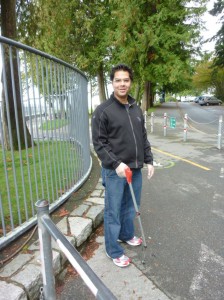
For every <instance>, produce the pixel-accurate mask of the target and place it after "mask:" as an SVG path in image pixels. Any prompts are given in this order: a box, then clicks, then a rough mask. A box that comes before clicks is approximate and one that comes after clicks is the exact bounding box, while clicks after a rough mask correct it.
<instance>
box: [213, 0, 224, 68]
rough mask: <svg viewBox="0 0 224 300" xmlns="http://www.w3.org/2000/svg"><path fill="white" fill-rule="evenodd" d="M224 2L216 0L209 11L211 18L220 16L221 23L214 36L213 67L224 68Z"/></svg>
mask: <svg viewBox="0 0 224 300" xmlns="http://www.w3.org/2000/svg"><path fill="white" fill-rule="evenodd" d="M223 12H224V1H223V0H217V1H216V2H215V3H214V7H213V9H212V10H211V11H210V14H211V15H213V16H219V15H221V18H220V21H221V24H222V25H221V28H220V29H219V31H218V32H217V34H216V35H215V36H214V38H215V39H216V45H215V53H216V58H215V61H214V63H215V65H217V66H222V67H224V16H223Z"/></svg>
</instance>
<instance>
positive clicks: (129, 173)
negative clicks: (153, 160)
mask: <svg viewBox="0 0 224 300" xmlns="http://www.w3.org/2000/svg"><path fill="white" fill-rule="evenodd" d="M125 175H126V179H127V182H128V183H129V184H130V183H131V182H132V170H131V169H130V168H128V169H125Z"/></svg>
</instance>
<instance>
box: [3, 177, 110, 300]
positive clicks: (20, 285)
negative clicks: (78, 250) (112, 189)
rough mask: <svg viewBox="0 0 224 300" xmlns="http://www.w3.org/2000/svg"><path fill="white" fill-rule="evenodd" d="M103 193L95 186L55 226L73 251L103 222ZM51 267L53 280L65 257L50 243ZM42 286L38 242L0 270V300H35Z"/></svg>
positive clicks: (60, 269) (101, 187) (100, 187)
mask: <svg viewBox="0 0 224 300" xmlns="http://www.w3.org/2000/svg"><path fill="white" fill-rule="evenodd" d="M103 197H104V190H103V186H102V185H101V183H100V182H99V183H98V184H97V186H96V187H95V190H94V191H93V192H92V194H91V195H90V197H88V198H87V199H85V200H83V203H82V204H81V205H79V206H78V207H77V208H76V209H75V210H73V211H72V212H70V214H69V215H68V216H65V217H63V218H62V219H61V220H60V222H59V223H57V224H56V225H57V227H58V229H59V230H60V231H61V232H62V233H63V234H64V235H65V236H66V237H67V239H68V240H69V241H70V242H71V244H72V245H74V246H75V247H79V246H80V245H82V244H83V243H84V242H85V241H86V240H87V238H88V237H89V236H90V235H91V234H92V232H93V231H94V230H95V229H96V228H97V227H98V226H99V224H100V223H102V221H103V210H104V207H103V203H104V199H103ZM52 248H53V265H54V271H55V276H56V277H57V276H58V275H59V274H60V273H61V272H62V271H63V269H64V265H65V262H66V259H65V256H64V255H63V254H62V253H61V252H60V249H59V248H58V246H57V244H56V242H55V241H54V240H52ZM41 286H42V275H41V262H40V252H39V241H38V240H37V241H36V242H34V243H33V244H32V245H30V246H29V247H28V249H26V253H25V254H24V253H20V254H18V255H17V256H15V257H14V258H13V259H12V260H11V261H10V262H9V263H8V264H6V265H4V266H3V267H1V269H0V300H25V299H32V300H35V299H39V296H40V287H41Z"/></svg>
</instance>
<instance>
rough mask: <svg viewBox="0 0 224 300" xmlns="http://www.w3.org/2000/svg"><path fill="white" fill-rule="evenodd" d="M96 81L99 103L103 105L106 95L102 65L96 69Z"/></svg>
mask: <svg viewBox="0 0 224 300" xmlns="http://www.w3.org/2000/svg"><path fill="white" fill-rule="evenodd" d="M97 81H98V89H99V98H100V103H103V102H104V101H105V100H106V93H105V85H104V73H103V66H102V65H101V66H100V67H99V69H98V74H97Z"/></svg>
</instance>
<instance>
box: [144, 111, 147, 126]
mask: <svg viewBox="0 0 224 300" xmlns="http://www.w3.org/2000/svg"><path fill="white" fill-rule="evenodd" d="M144 119H145V129H146V130H147V112H146V111H145V112H144Z"/></svg>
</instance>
